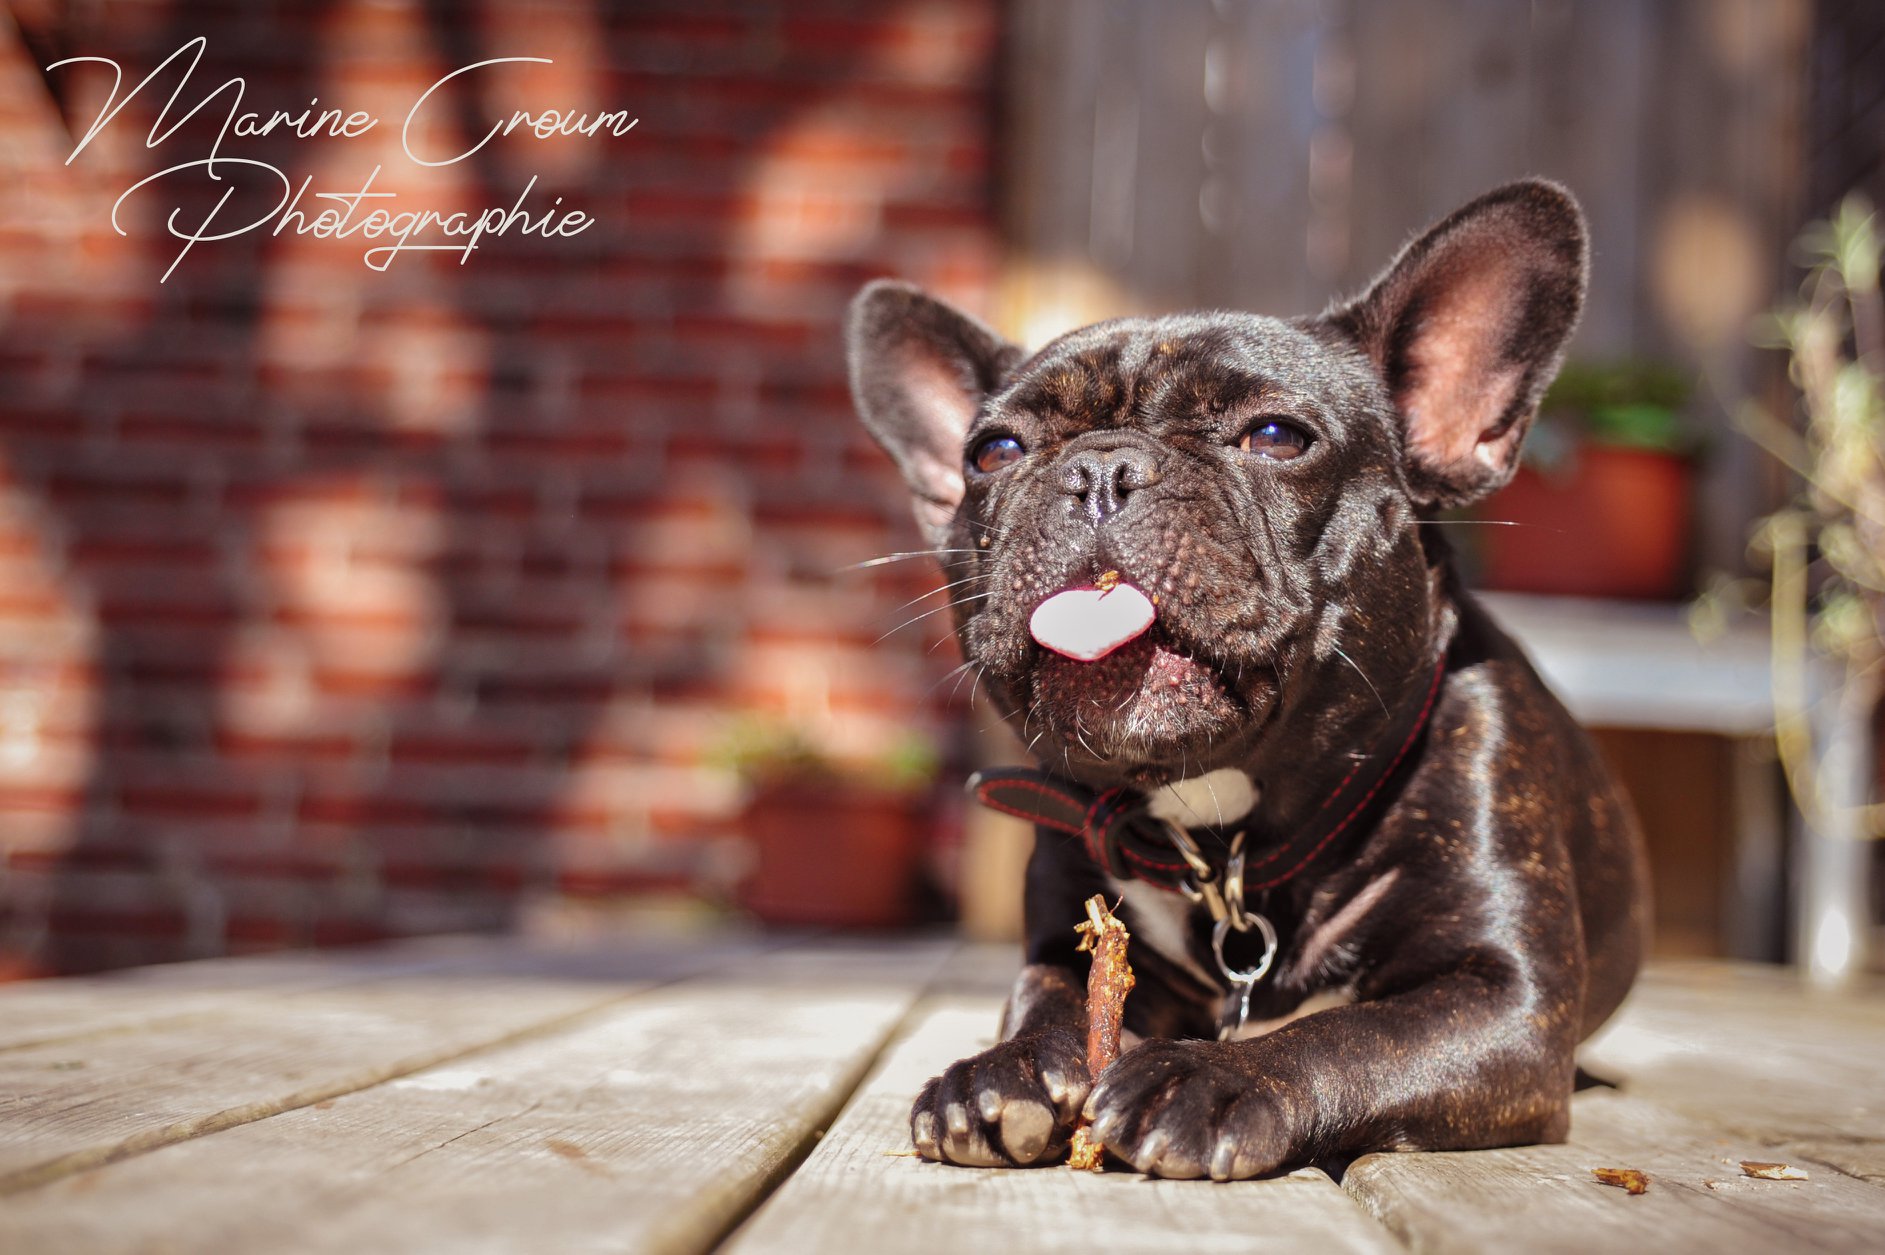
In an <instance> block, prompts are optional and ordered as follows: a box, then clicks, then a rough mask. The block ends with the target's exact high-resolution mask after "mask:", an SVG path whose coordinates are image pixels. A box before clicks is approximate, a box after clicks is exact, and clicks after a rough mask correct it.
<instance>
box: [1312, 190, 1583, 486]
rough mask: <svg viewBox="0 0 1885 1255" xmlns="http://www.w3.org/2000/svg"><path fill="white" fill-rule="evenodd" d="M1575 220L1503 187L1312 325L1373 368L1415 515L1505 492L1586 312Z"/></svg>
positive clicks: (1561, 199)
mask: <svg viewBox="0 0 1885 1255" xmlns="http://www.w3.org/2000/svg"><path fill="white" fill-rule="evenodd" d="M1588 255H1589V247H1588V240H1587V236H1586V232H1585V228H1584V215H1583V213H1582V212H1581V211H1580V210H1579V209H1578V207H1577V202H1576V201H1575V200H1573V199H1572V197H1571V194H1570V193H1569V192H1567V191H1566V190H1565V189H1564V188H1562V187H1559V186H1558V185H1557V184H1555V183H1548V182H1545V181H1544V180H1542V179H1531V180H1526V181H1523V182H1519V183H1509V184H1507V185H1506V186H1504V187H1501V188H1498V189H1497V190H1495V191H1492V192H1488V193H1487V194H1486V195H1484V196H1481V197H1480V198H1479V199H1478V200H1475V201H1473V202H1472V203H1471V204H1469V205H1467V206H1465V207H1464V208H1462V209H1460V210H1458V211H1456V212H1455V213H1454V214H1453V215H1452V216H1450V217H1448V218H1446V219H1445V220H1444V221H1442V222H1439V223H1437V224H1436V225H1434V226H1433V227H1432V228H1430V229H1429V230H1428V231H1426V232H1425V233H1424V234H1423V235H1421V236H1420V237H1419V238H1418V239H1416V240H1414V241H1413V243H1411V244H1409V245H1408V246H1407V247H1406V248H1404V249H1402V250H1401V254H1400V256H1399V257H1396V258H1395V259H1394V262H1393V264H1391V265H1390V266H1389V267H1388V268H1387V270H1386V272H1385V273H1383V274H1382V276H1381V277H1380V278H1379V279H1377V280H1376V281H1375V283H1374V286H1373V287H1372V288H1370V289H1369V290H1368V293H1367V295H1365V296H1363V297H1361V298H1360V299H1359V300H1356V301H1354V302H1352V303H1350V304H1348V305H1346V306H1344V307H1341V308H1338V309H1336V310H1333V311H1331V312H1330V313H1328V314H1326V315H1324V321H1325V322H1326V323H1328V324H1329V325H1331V326H1333V327H1335V328H1336V329H1338V330H1339V331H1341V332H1342V333H1343V334H1345V335H1346V336H1348V337H1349V338H1350V339H1351V340H1353V342H1354V343H1355V344H1356V345H1357V346H1359V347H1360V348H1361V350H1362V351H1363V352H1364V353H1366V354H1367V355H1368V357H1369V358H1370V359H1371V360H1372V361H1373V362H1374V364H1375V368H1376V369H1377V370H1378V371H1380V373H1381V377H1382V378H1383V379H1384V380H1385V381H1386V382H1387V385H1388V391H1389V393H1390V394H1391V395H1392V396H1393V398H1394V404H1395V407H1396V409H1397V410H1398V411H1399V414H1400V419H1401V423H1402V430H1403V434H1404V439H1405V447H1406V464H1407V479H1408V484H1409V486H1410V488H1411V489H1412V490H1413V493H1414V496H1415V499H1416V500H1417V501H1418V502H1419V503H1420V504H1422V505H1425V506H1433V507H1442V506H1454V505H1463V504H1465V503H1466V502H1469V501H1473V500H1476V499H1478V498H1480V497H1483V496H1485V495H1486V494H1487V493H1489V492H1492V491H1493V490H1494V489H1497V488H1499V487H1501V486H1503V485H1504V484H1505V482H1506V481H1507V480H1509V479H1511V478H1512V473H1513V472H1514V471H1515V470H1517V469H1518V454H1519V444H1520V442H1521V441H1522V440H1523V439H1524V438H1525V431H1526V429H1527V428H1528V427H1530V426H1531V421H1532V415H1533V413H1534V412H1535V411H1536V410H1537V408H1538V401H1539V398H1540V396H1542V395H1543V393H1544V390H1545V387H1546V386H1547V385H1548V384H1550V382H1551V380H1552V377H1553V376H1554V375H1556V374H1557V372H1558V365H1559V363H1560V362H1561V361H1562V360H1563V357H1564V346H1565V343H1566V342H1567V341H1568V340H1569V339H1570V338H1571V332H1572V331H1573V330H1575V329H1576V327H1577V318H1578V313H1579V311H1580V310H1581V309H1582V308H1583V304H1584V284H1585V279H1586V274H1587V266H1588V262H1587V257H1588Z"/></svg>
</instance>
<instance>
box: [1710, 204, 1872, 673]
mask: <svg viewBox="0 0 1885 1255" xmlns="http://www.w3.org/2000/svg"><path fill="white" fill-rule="evenodd" d="M1799 247H1800V250H1801V253H1802V255H1803V261H1804V262H1805V264H1806V266H1807V268H1808V271H1807V279H1806V282H1805V283H1804V285H1803V286H1802V288H1801V297H1800V299H1799V300H1798V301H1796V302H1794V303H1792V304H1790V305H1788V306H1786V307H1784V308H1782V309H1780V310H1777V311H1775V312H1774V313H1773V314H1772V315H1770V316H1769V317H1768V318H1767V319H1766V320H1764V322H1763V323H1762V325H1761V327H1760V328H1759V330H1758V337H1759V342H1760V343H1762V344H1764V345H1766V346H1768V347H1772V348H1777V349H1781V350H1783V351H1785V352H1786V353H1787V355H1788V374H1789V377H1790V378H1791V379H1792V380H1793V383H1794V386H1795V387H1796V388H1797V389H1798V391H1799V398H1800V407H1799V414H1798V416H1797V417H1798V420H1799V421H1798V422H1797V423H1792V422H1786V421H1783V420H1781V419H1778V418H1776V417H1774V416H1773V415H1771V414H1769V413H1767V412H1766V411H1765V410H1762V409H1760V408H1758V407H1752V406H1751V407H1748V408H1747V409H1746V410H1744V412H1743V414H1742V425H1743V427H1744V428H1745V429H1746V430H1747V431H1748V432H1749V434H1750V435H1752V436H1753V437H1754V439H1755V440H1756V441H1758V442H1759V443H1760V444H1761V445H1762V446H1763V447H1764V448H1766V449H1767V451H1768V452H1770V453H1772V454H1773V455H1774V456H1775V457H1776V458H1778V459H1780V461H1781V462H1783V463H1784V464H1786V465H1787V466H1788V467H1789V468H1791V469H1792V470H1793V471H1794V472H1795V473H1796V474H1798V475H1799V476H1800V478H1801V480H1802V491H1801V493H1800V495H1799V496H1798V497H1797V498H1796V499H1795V500H1794V501H1792V502H1790V503H1789V504H1788V505H1787V506H1786V507H1784V508H1783V509H1781V510H1779V511H1777V512H1776V513H1774V514H1772V515H1769V516H1768V517H1767V518H1766V519H1764V520H1762V522H1761V526H1760V530H1759V531H1758V533H1757V535H1756V540H1755V543H1756V545H1757V547H1758V549H1759V550H1761V551H1763V552H1765V553H1766V554H1768V555H1769V556H1770V557H1784V556H1785V555H1784V554H1782V553H1781V551H1782V550H1786V549H1794V550H1797V551H1798V555H1797V556H1798V557H1799V559H1800V560H1801V561H1802V562H1803V563H1805V564H1806V565H1807V566H1808V567H1809V568H1810V569H1809V570H1807V571H1806V576H1807V583H1808V585H1809V587H1810V593H1811V599H1812V608H1813V610H1814V615H1813V620H1814V623H1813V634H1812V635H1813V643H1814V644H1815V645H1816V646H1817V647H1818V648H1819V649H1820V650H1821V651H1822V652H1824V653H1827V654H1830V655H1833V656H1835V657H1840V658H1845V659H1848V660H1850V661H1854V662H1863V663H1866V664H1869V663H1871V662H1872V661H1874V660H1875V659H1876V658H1877V656H1878V654H1879V648H1880V646H1879V642H1880V638H1881V635H1885V617H1881V611H1885V315H1882V314H1881V306H1880V297H1879V261H1880V255H1879V249H1880V241H1879V233H1878V223H1877V218H1876V215H1875V214H1874V212H1873V210H1872V207H1871V205H1870V204H1869V203H1867V201H1866V200H1865V198H1864V197H1861V196H1857V195H1855V196H1850V197H1848V198H1846V200H1845V201H1844V202H1842V203H1841V205H1840V206H1839V209H1838V211H1837V212H1836V213H1835V214H1834V215H1833V217H1832V218H1831V219H1830V220H1828V221H1825V222H1818V223H1815V224H1813V225H1812V226H1811V227H1809V228H1808V229H1807V230H1806V231H1805V232H1804V233H1803V234H1802V235H1801V237H1800V242H1799Z"/></svg>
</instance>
